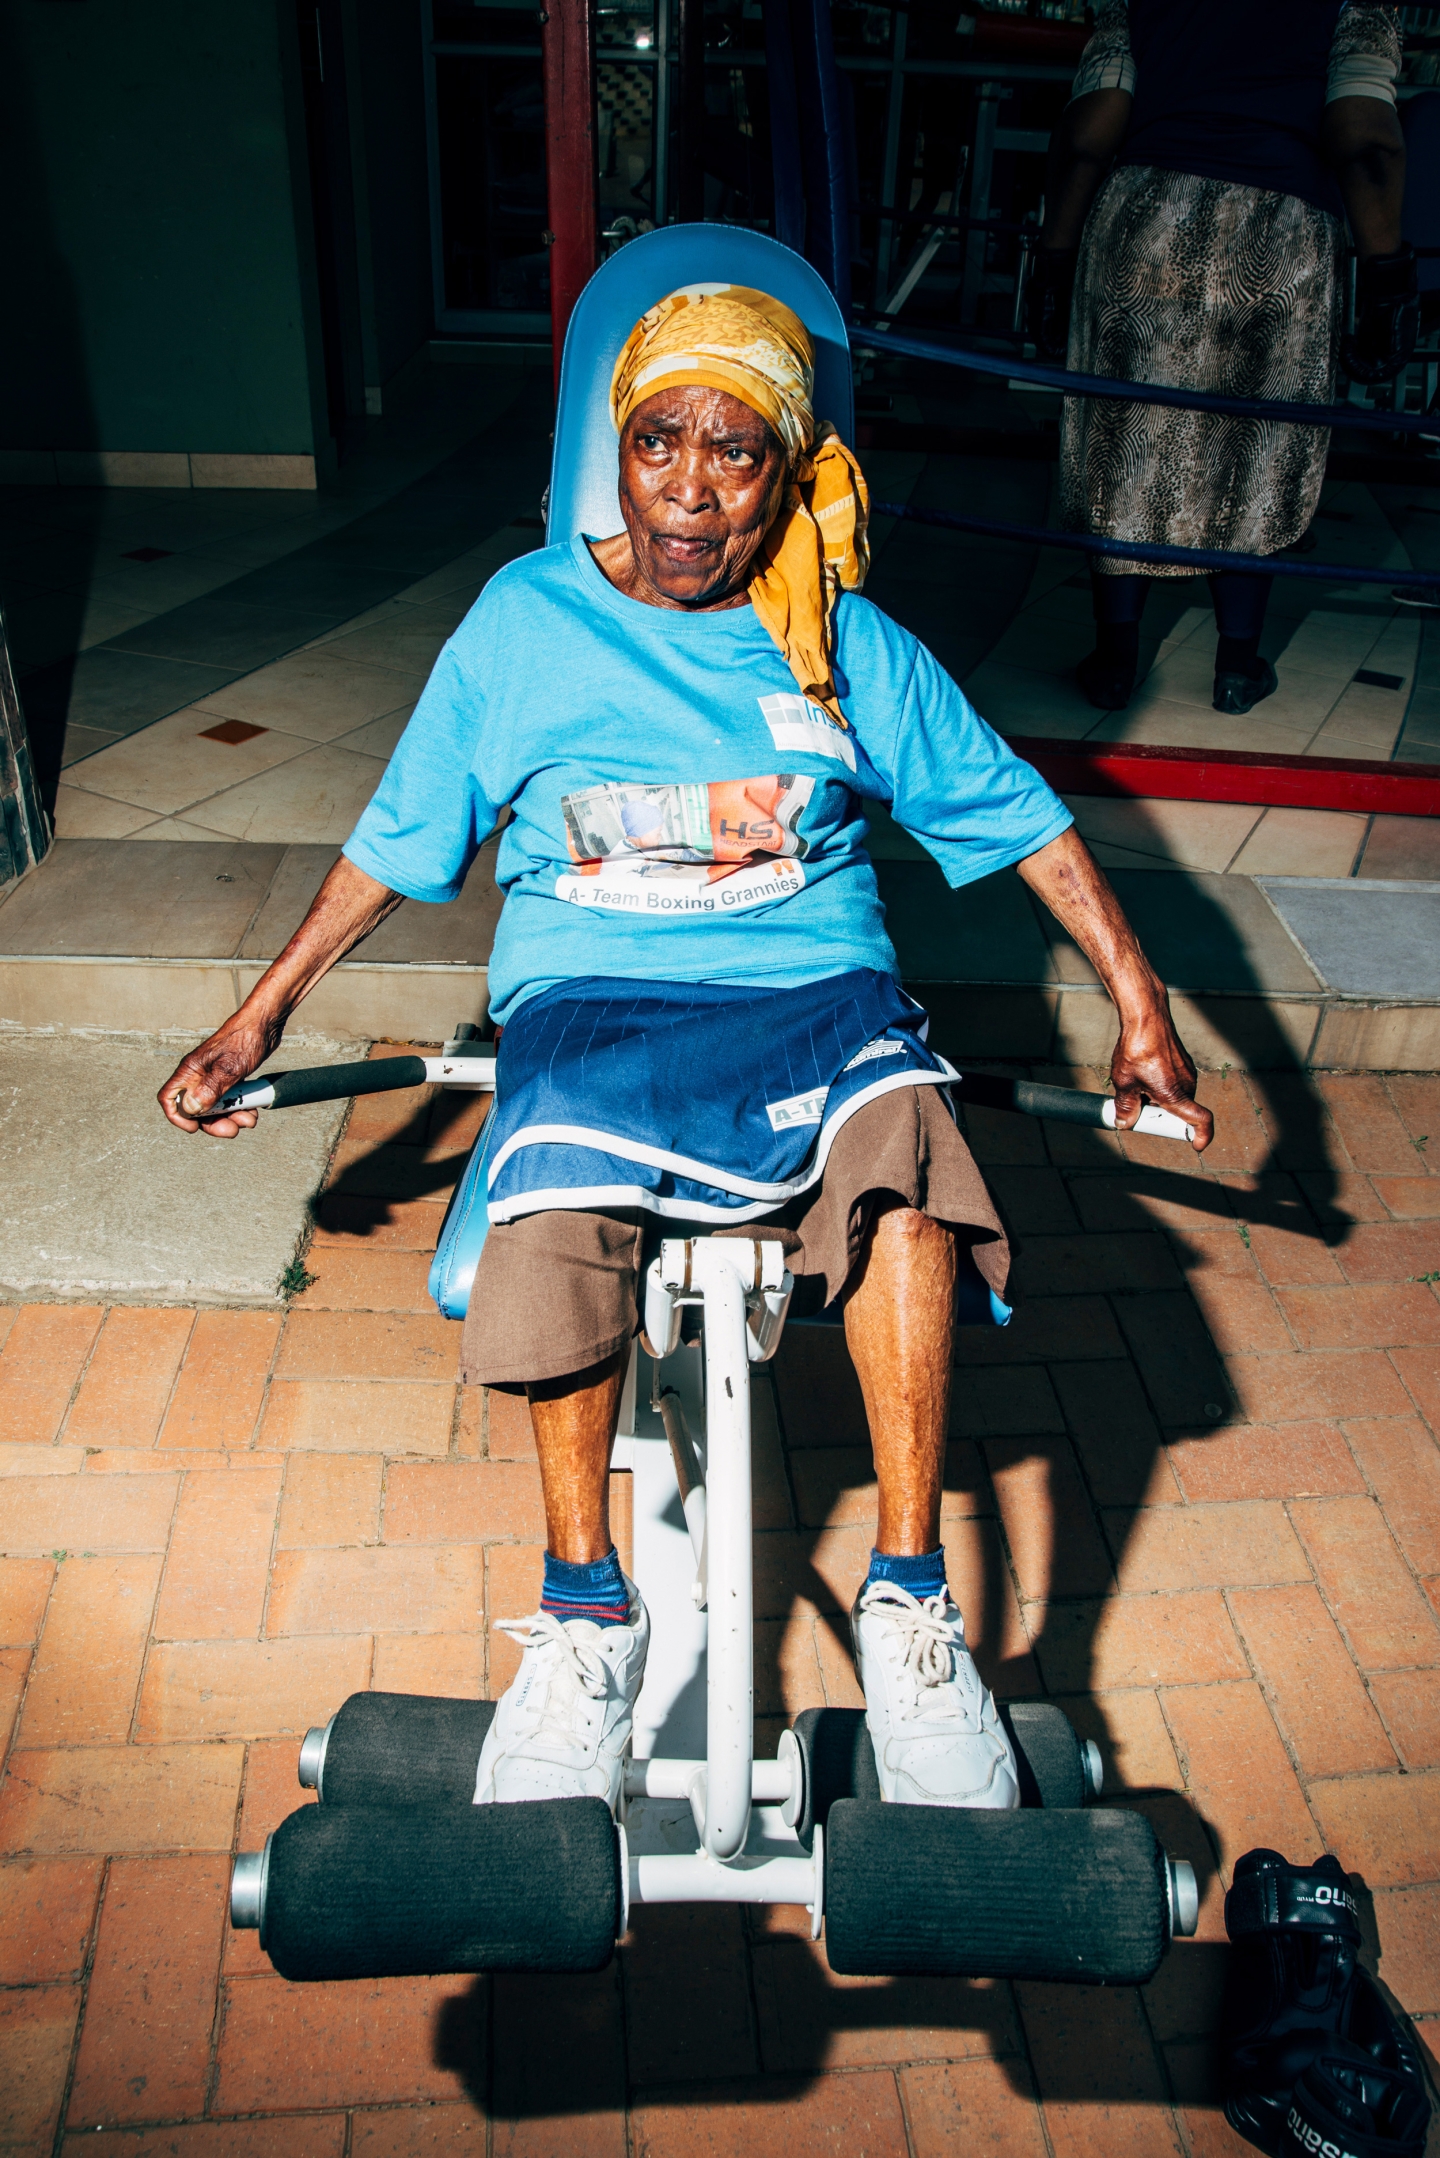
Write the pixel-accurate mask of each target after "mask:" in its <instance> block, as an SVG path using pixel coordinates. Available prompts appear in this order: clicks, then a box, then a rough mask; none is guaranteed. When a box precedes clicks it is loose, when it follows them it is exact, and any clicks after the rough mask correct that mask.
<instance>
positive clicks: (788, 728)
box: [758, 691, 855, 772]
mask: <svg viewBox="0 0 1440 2158" xmlns="http://www.w3.org/2000/svg"><path fill="white" fill-rule="evenodd" d="M758 701H759V705H760V709H761V711H762V712H763V713H764V715H765V724H766V726H767V727H768V728H769V729H770V738H771V740H772V741H773V742H774V744H775V747H776V748H777V749H808V750H809V751H810V752H811V754H812V755H813V756H816V757H834V758H836V759H837V761H838V762H839V763H841V764H843V765H845V766H847V767H848V769H849V770H850V771H852V772H853V771H854V769H855V737H854V735H852V734H850V733H849V732H847V730H846V729H845V728H844V727H837V726H836V724H835V722H834V720H833V719H832V718H831V717H830V714H829V713H828V712H827V711H825V710H824V709H823V708H822V707H821V706H820V705H818V704H812V703H811V702H810V699H809V698H808V697H799V696H796V695H795V693H794V692H793V691H789V692H787V693H785V694H784V695H782V696H776V697H761V698H760V699H759V700H758Z"/></svg>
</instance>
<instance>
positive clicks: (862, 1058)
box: [845, 1041, 905, 1072]
mask: <svg viewBox="0 0 1440 2158" xmlns="http://www.w3.org/2000/svg"><path fill="white" fill-rule="evenodd" d="M904 1054H905V1044H904V1042H885V1041H880V1042H867V1043H866V1044H865V1047H864V1048H863V1049H862V1050H861V1051H860V1054H859V1055H858V1056H853V1057H851V1059H850V1062H849V1063H848V1064H847V1065H846V1066H845V1069H846V1071H847V1072H853V1071H854V1070H855V1067H856V1066H857V1065H858V1064H872V1063H873V1062H874V1060H875V1058H876V1057H903V1056H904Z"/></svg>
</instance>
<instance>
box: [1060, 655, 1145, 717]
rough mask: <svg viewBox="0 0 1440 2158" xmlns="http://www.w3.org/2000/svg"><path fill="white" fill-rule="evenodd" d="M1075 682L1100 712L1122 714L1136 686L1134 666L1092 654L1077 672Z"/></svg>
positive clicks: (1128, 662)
mask: <svg viewBox="0 0 1440 2158" xmlns="http://www.w3.org/2000/svg"><path fill="white" fill-rule="evenodd" d="M1075 679H1076V681H1077V682H1078V683H1079V684H1080V687H1081V688H1082V689H1083V690H1084V692H1085V694H1086V696H1087V697H1088V698H1089V699H1090V702H1091V703H1092V704H1093V705H1096V706H1097V707H1098V708H1099V710H1100V711H1102V712H1123V711H1124V709H1125V707H1126V705H1127V704H1128V703H1129V702H1130V692H1131V691H1132V690H1133V689H1134V687H1135V663H1134V661H1133V660H1132V661H1123V660H1122V661H1119V662H1117V661H1114V660H1105V659H1102V658H1101V657H1100V654H1099V653H1098V652H1092V653H1090V655H1089V657H1088V658H1086V659H1082V660H1081V662H1080V664H1079V666H1078V667H1077V668H1076V669H1075Z"/></svg>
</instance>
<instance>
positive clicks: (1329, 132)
mask: <svg viewBox="0 0 1440 2158" xmlns="http://www.w3.org/2000/svg"><path fill="white" fill-rule="evenodd" d="M1320 140H1321V144H1322V146H1323V148H1324V151H1325V156H1326V159H1327V161H1328V163H1329V165H1330V168H1331V170H1332V171H1333V172H1334V174H1335V177H1336V179H1337V180H1338V181H1339V183H1340V193H1341V195H1342V196H1343V197H1344V201H1345V215H1346V218H1347V219H1348V220H1349V224H1350V231H1351V233H1352V235H1353V237H1354V241H1355V251H1356V253H1357V254H1358V255H1359V257H1360V260H1361V261H1362V262H1367V261H1368V260H1369V259H1370V257H1371V256H1372V255H1393V254H1395V253H1397V252H1398V250H1399V248H1400V244H1401V239H1400V213H1401V211H1402V209H1403V208H1404V203H1405V137H1404V135H1403V133H1402V132H1401V128H1400V119H1399V115H1398V114H1397V113H1396V110H1395V107H1394V106H1393V105H1392V104H1390V103H1389V102H1388V101H1387V100H1386V99H1384V98H1379V97H1337V98H1332V100H1331V101H1330V103H1329V104H1328V105H1327V106H1326V107H1325V117H1324V119H1323V120H1322V121H1321V123H1320Z"/></svg>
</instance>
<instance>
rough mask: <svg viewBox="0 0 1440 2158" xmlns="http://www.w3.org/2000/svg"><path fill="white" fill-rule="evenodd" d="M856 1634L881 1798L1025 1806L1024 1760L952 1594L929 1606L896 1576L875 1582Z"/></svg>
mask: <svg viewBox="0 0 1440 2158" xmlns="http://www.w3.org/2000/svg"><path fill="white" fill-rule="evenodd" d="M850 1631H851V1635H852V1638H853V1640H854V1643H855V1663H856V1666H857V1669H858V1671H859V1674H860V1684H861V1687H862V1688H863V1690H864V1694H865V1720H866V1722H867V1723H868V1724H869V1726H870V1739H871V1743H872V1744H873V1746H874V1748H875V1766H876V1768H877V1769H878V1770H879V1774H880V1796H881V1797H882V1798H883V1799H888V1800H889V1801H890V1802H891V1803H892V1804H899V1805H902V1806H987V1807H991V1808H993V1809H995V1810H996V1811H997V1812H1008V1811H1009V1810H1010V1808H1011V1807H1014V1806H1018V1805H1019V1803H1020V1777H1019V1773H1018V1771H1017V1769H1016V1766H1015V1756H1014V1753H1013V1752H1012V1751H1011V1747H1010V1741H1009V1739H1008V1737H1007V1736H1006V1733H1005V1727H1004V1725H1003V1724H1002V1723H1001V1721H1000V1718H999V1717H998V1716H997V1714H996V1713H995V1703H994V1701H993V1700H992V1699H991V1697H990V1691H989V1688H988V1687H987V1686H986V1685H985V1684H984V1682H983V1681H982V1679H981V1677H980V1673H979V1672H978V1671H977V1670H976V1668H975V1663H974V1659H973V1658H972V1656H971V1654H970V1651H969V1650H968V1649H967V1648H966V1646H965V1621H964V1620H963V1619H962V1618H961V1616H960V1613H959V1612H958V1611H957V1610H956V1608H955V1606H954V1604H952V1603H951V1602H950V1599H949V1596H948V1594H947V1595H945V1596H927V1597H926V1598H925V1599H924V1601H923V1602H922V1601H921V1599H920V1598H919V1597H916V1596H912V1595H911V1594H910V1591H909V1590H908V1589H902V1588H901V1587H900V1586H899V1584H898V1583H897V1582H894V1581H868V1582H867V1583H866V1584H865V1586H864V1588H863V1589H861V1591H860V1594H859V1595H858V1596H857V1597H856V1599H855V1608H854V1610H853V1611H852V1612H851V1614H850Z"/></svg>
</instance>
